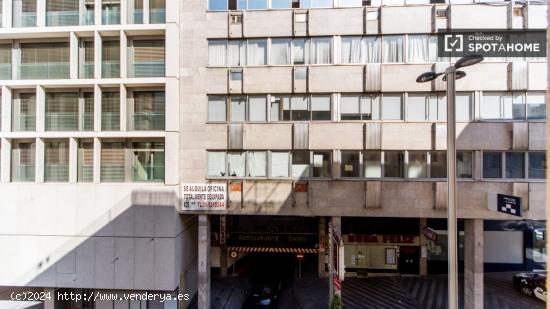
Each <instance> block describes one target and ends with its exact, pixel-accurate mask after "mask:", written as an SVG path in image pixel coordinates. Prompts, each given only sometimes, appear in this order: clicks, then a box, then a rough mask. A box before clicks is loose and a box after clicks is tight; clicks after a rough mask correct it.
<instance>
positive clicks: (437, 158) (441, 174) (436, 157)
mask: <svg viewBox="0 0 550 309" xmlns="http://www.w3.org/2000/svg"><path fill="white" fill-rule="evenodd" d="M457 157H458V154H457ZM457 171H458V168H457ZM457 174H458V173H457ZM430 177H431V178H445V177H447V153H446V152H445V151H432V152H430Z"/></svg>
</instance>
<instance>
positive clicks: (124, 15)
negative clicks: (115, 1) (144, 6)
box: [120, 1, 128, 25]
mask: <svg viewBox="0 0 550 309" xmlns="http://www.w3.org/2000/svg"><path fill="white" fill-rule="evenodd" d="M127 23H128V1H120V24H121V25H126V24H127Z"/></svg>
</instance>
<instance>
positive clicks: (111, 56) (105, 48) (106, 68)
mask: <svg viewBox="0 0 550 309" xmlns="http://www.w3.org/2000/svg"><path fill="white" fill-rule="evenodd" d="M101 55H102V58H103V59H102V61H101V75H102V77H103V78H118V77H120V41H103V44H102V47H101Z"/></svg>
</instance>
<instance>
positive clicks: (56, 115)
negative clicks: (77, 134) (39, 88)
mask: <svg viewBox="0 0 550 309" xmlns="http://www.w3.org/2000/svg"><path fill="white" fill-rule="evenodd" d="M76 130H78V92H48V93H46V131H76Z"/></svg>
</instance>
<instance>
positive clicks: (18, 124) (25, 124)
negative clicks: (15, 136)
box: [13, 114, 36, 131]
mask: <svg viewBox="0 0 550 309" xmlns="http://www.w3.org/2000/svg"><path fill="white" fill-rule="evenodd" d="M13 130H14V131H35V130H36V115H34V114H28V115H27V114H21V115H17V116H15V117H14V119H13Z"/></svg>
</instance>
